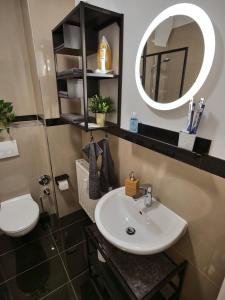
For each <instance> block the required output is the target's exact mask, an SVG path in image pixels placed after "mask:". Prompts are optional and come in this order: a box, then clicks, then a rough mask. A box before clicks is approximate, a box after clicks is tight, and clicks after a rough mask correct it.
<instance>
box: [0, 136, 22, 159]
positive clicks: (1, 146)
mask: <svg viewBox="0 0 225 300" xmlns="http://www.w3.org/2000/svg"><path fill="white" fill-rule="evenodd" d="M17 155H19V151H18V147H17V143H16V140H10V141H4V142H0V159H2V158H7V157H13V156H17Z"/></svg>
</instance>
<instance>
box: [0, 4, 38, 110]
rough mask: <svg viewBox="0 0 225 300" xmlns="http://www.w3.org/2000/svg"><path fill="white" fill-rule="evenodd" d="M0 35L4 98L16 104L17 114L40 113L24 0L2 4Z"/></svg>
mask: <svg viewBox="0 0 225 300" xmlns="http://www.w3.org/2000/svg"><path fill="white" fill-rule="evenodd" d="M0 36H1V47H0V66H1V67H0V91H1V95H0V97H1V98H3V99H5V100H7V101H11V102H13V105H14V108H15V112H16V114H17V115H29V114H36V111H37V109H36V103H35V97H34V89H33V83H32V76H31V69H30V61H29V55H28V50H27V43H26V38H25V33H24V26H23V16H22V10H21V6H20V1H18V0H1V1H0Z"/></svg>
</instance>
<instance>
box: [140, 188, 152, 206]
mask: <svg viewBox="0 0 225 300" xmlns="http://www.w3.org/2000/svg"><path fill="white" fill-rule="evenodd" d="M140 190H142V191H143V194H144V199H145V200H144V204H145V207H150V206H151V205H152V186H151V185H150V184H143V185H141V186H140Z"/></svg>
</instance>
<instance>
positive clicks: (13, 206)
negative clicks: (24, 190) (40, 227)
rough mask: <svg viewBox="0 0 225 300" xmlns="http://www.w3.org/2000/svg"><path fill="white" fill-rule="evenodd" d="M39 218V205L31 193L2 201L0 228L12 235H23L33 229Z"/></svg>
mask: <svg viewBox="0 0 225 300" xmlns="http://www.w3.org/2000/svg"><path fill="white" fill-rule="evenodd" d="M38 218H39V206H38V204H37V203H36V202H35V201H34V200H33V198H32V196H31V195H30V194H26V195H22V196H19V197H15V198H12V199H9V200H6V201H3V202H2V203H1V208H0V229H1V230H2V231H3V232H5V233H6V234H8V235H10V236H21V235H24V234H26V233H28V232H29V231H31V230H32V229H33V228H34V227H35V226H36V224H37V222H38Z"/></svg>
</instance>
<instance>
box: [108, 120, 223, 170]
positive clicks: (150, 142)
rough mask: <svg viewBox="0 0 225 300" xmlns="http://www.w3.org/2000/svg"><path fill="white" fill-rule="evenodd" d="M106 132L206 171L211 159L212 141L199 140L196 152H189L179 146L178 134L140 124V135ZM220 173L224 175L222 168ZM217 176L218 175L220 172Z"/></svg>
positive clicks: (119, 130) (117, 129)
mask: <svg viewBox="0 0 225 300" xmlns="http://www.w3.org/2000/svg"><path fill="white" fill-rule="evenodd" d="M105 130H106V131H107V132H109V133H111V134H113V135H116V136H118V137H120V138H122V139H125V140H127V141H129V142H131V143H134V144H137V145H140V146H143V147H145V148H148V149H150V150H152V151H155V152H158V153H160V154H163V155H166V156H169V157H171V158H173V159H176V160H179V161H182V162H184V163H186V164H189V165H192V166H194V167H196V168H199V169H203V170H206V167H207V164H205V162H206V161H209V157H210V156H209V155H208V153H209V148H210V145H211V141H210V140H207V139H203V138H197V141H196V145H195V148H194V151H189V150H185V149H182V148H179V147H178V146H177V145H178V136H179V133H178V132H174V131H170V130H166V129H162V128H157V127H152V126H149V125H145V124H140V123H139V132H138V133H133V132H130V131H128V130H125V129H121V128H116V127H109V128H106V129H105ZM219 172H220V173H224V171H223V170H222V168H221V170H220V171H219ZM216 174H218V172H217V173H216Z"/></svg>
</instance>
